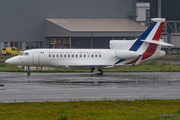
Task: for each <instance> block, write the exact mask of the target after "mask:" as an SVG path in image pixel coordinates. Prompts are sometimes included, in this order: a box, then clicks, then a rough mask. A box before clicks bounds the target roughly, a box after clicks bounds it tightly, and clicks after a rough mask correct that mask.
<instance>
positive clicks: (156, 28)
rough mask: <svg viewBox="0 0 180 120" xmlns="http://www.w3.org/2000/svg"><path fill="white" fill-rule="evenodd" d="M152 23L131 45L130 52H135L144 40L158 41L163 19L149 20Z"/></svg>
mask: <svg viewBox="0 0 180 120" xmlns="http://www.w3.org/2000/svg"><path fill="white" fill-rule="evenodd" d="M151 20H153V21H154V22H153V23H152V24H151V26H150V27H148V28H147V30H146V31H145V32H144V33H143V34H142V35H141V36H140V37H139V38H138V39H137V40H136V42H135V43H134V44H133V45H132V47H131V48H130V49H129V50H131V51H137V50H138V49H139V48H140V47H141V46H142V44H143V42H144V41H145V40H148V41H149V40H151V41H152V40H155V41H159V38H160V35H161V32H162V29H163V26H164V22H165V19H164V18H153V19H151Z"/></svg>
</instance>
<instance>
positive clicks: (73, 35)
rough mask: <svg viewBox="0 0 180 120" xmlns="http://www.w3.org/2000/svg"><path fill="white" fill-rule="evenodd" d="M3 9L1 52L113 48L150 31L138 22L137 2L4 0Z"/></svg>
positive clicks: (1, 6)
mask: <svg viewBox="0 0 180 120" xmlns="http://www.w3.org/2000/svg"><path fill="white" fill-rule="evenodd" d="M0 8H1V10H0V15H1V19H0V26H1V27H0V49H2V48H3V47H14V46H15V47H19V48H20V49H22V50H26V49H34V48H109V41H110V40H111V39H124V38H126V39H134V38H136V37H138V36H140V35H141V34H142V32H143V31H144V30H145V29H146V27H144V26H141V25H140V24H138V23H137V22H135V19H136V0H53V1H50V0H26V1H24V0H16V1H12V0H4V1H0Z"/></svg>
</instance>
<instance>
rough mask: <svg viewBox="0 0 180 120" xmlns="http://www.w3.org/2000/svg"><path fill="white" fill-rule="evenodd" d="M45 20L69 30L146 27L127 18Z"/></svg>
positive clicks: (105, 30)
mask: <svg viewBox="0 0 180 120" xmlns="http://www.w3.org/2000/svg"><path fill="white" fill-rule="evenodd" d="M46 20H47V21H50V22H51V23H53V24H55V25H57V26H60V27H62V28H64V29H66V30H68V31H71V32H82V31H83V32H92V31H93V32H132V31H133V32H139V31H145V30H146V28H147V27H145V26H142V25H140V24H139V23H137V22H135V21H132V20H129V19H51V18H46Z"/></svg>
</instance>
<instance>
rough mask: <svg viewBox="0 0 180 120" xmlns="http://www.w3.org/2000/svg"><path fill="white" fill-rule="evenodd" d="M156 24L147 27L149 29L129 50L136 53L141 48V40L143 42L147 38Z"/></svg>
mask: <svg viewBox="0 0 180 120" xmlns="http://www.w3.org/2000/svg"><path fill="white" fill-rule="evenodd" d="M156 23H157V22H153V23H152V24H151V26H149V28H148V29H147V30H146V31H145V32H144V33H143V34H142V35H141V36H140V37H139V38H138V39H137V40H136V42H135V43H134V44H133V45H132V47H131V48H130V49H129V50H131V51H137V50H138V49H139V48H140V47H141V45H142V44H143V41H141V40H145V39H146V38H147V37H148V35H149V34H150V32H151V31H152V29H153V28H154V26H155V25H156Z"/></svg>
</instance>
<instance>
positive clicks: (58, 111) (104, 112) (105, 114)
mask: <svg viewBox="0 0 180 120" xmlns="http://www.w3.org/2000/svg"><path fill="white" fill-rule="evenodd" d="M166 118H168V119H172V120H175V119H179V118H180V100H134V101H127V100H116V101H111V100H101V101H69V102H30V103H28V102H24V103H0V119H1V120H4V119H13V120H32V119H33V120H41V119H42V120H44V119H45V120H121V119H122V120H147V119H153V120H154V119H166Z"/></svg>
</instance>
